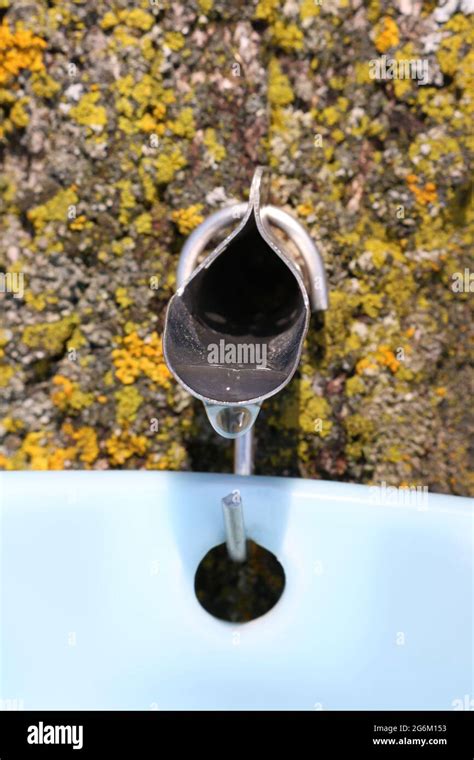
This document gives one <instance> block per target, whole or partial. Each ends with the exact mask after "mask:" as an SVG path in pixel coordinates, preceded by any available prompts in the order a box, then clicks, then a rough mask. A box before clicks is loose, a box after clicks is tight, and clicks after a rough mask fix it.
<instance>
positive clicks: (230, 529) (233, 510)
mask: <svg viewBox="0 0 474 760" xmlns="http://www.w3.org/2000/svg"><path fill="white" fill-rule="evenodd" d="M222 510H223V512H224V525H225V534H226V544H227V551H228V552H229V557H230V558H231V559H232V560H233V561H234V562H245V560H246V559H247V541H246V537H245V526H244V513H243V509H242V499H241V498H240V491H232V493H230V494H228V496H225V497H224V498H223V499H222Z"/></svg>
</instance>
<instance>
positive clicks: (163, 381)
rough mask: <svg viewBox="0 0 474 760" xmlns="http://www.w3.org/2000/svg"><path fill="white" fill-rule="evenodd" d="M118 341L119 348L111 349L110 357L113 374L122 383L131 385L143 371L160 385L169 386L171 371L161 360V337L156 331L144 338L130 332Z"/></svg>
mask: <svg viewBox="0 0 474 760" xmlns="http://www.w3.org/2000/svg"><path fill="white" fill-rule="evenodd" d="M119 341H120V343H121V348H116V349H114V350H113V351H112V358H113V361H114V364H115V367H116V370H115V374H116V376H117V377H118V379H119V380H120V381H121V382H122V383H123V384H124V385H131V384H132V383H134V382H135V380H136V379H137V377H138V376H139V375H140V374H142V373H143V374H144V375H146V376H147V377H149V378H150V380H152V381H153V382H155V383H158V385H160V386H161V387H163V388H168V387H169V380H170V377H171V373H170V372H169V370H168V368H167V366H166V364H165V363H164V361H163V348H162V345H161V338H160V337H159V335H158V334H157V333H156V332H153V333H152V334H151V335H150V336H149V337H148V338H145V339H142V338H140V336H139V335H138V333H137V332H132V333H130V335H126V336H125V337H124V338H120V339H119Z"/></svg>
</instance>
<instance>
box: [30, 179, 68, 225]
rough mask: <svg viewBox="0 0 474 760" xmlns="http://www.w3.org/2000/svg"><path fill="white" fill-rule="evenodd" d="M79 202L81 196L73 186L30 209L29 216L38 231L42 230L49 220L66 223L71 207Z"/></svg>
mask: <svg viewBox="0 0 474 760" xmlns="http://www.w3.org/2000/svg"><path fill="white" fill-rule="evenodd" d="M78 202H79V198H78V196H77V194H76V192H75V190H74V189H73V188H68V189H67V190H60V191H59V192H58V193H56V195H54V196H53V197H52V198H50V199H49V201H46V203H43V204H42V205H41V206H35V207H34V208H32V209H30V210H29V211H28V213H27V216H28V219H29V220H30V221H31V222H32V223H33V224H34V227H35V230H36V232H42V230H43V229H44V227H45V226H46V224H47V223H48V222H64V223H66V222H67V221H68V210H69V207H70V206H75V205H76V204H77V203H78Z"/></svg>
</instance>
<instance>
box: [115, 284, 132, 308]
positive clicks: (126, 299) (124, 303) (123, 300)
mask: <svg viewBox="0 0 474 760" xmlns="http://www.w3.org/2000/svg"><path fill="white" fill-rule="evenodd" d="M115 300H116V301H117V303H118V305H119V306H121V307H122V309H127V308H128V307H129V306H131V305H132V303H133V298H130V296H129V295H128V290H127V288H124V287H119V288H116V290H115Z"/></svg>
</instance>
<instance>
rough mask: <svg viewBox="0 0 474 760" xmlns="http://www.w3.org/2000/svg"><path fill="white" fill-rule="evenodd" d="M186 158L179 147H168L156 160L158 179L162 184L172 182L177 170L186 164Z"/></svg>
mask: <svg viewBox="0 0 474 760" xmlns="http://www.w3.org/2000/svg"><path fill="white" fill-rule="evenodd" d="M186 163H187V162H186V159H185V157H184V156H183V154H182V153H181V151H180V149H179V148H168V149H166V150H165V151H164V152H163V153H161V154H160V155H159V156H158V158H157V159H156V162H155V167H156V180H157V182H159V183H160V184H167V183H168V182H171V180H172V179H173V177H174V176H175V174H176V172H178V171H179V170H180V169H182V168H183V166H186Z"/></svg>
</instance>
